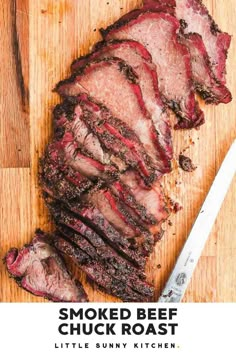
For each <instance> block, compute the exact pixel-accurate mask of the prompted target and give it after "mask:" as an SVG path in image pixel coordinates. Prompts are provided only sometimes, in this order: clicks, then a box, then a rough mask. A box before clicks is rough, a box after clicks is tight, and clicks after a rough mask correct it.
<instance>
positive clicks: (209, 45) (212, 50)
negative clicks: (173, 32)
mask: <svg viewBox="0 0 236 354" xmlns="http://www.w3.org/2000/svg"><path fill="white" fill-rule="evenodd" d="M175 2H176V16H177V18H178V19H179V20H180V21H181V22H182V24H183V25H184V33H185V34H188V33H198V34H199V35H201V36H202V39H203V42H204V45H205V47H206V50H207V53H208V56H209V58H210V62H211V68H212V70H213V73H214V74H215V77H216V79H218V80H219V81H220V82H221V83H222V84H225V82H226V80H225V74H226V68H225V65H226V58H227V52H228V49H229V46H230V42H231V36H230V35H229V34H228V33H224V32H222V31H221V30H220V29H219V27H218V26H217V24H216V23H215V21H214V20H213V19H212V17H211V16H210V14H209V12H208V10H207V8H206V7H205V6H204V4H203V3H202V1H201V0H176V1H175Z"/></svg>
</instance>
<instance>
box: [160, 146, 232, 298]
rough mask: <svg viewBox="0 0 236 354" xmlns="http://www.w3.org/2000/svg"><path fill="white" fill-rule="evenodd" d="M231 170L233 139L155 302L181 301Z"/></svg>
mask: <svg viewBox="0 0 236 354" xmlns="http://www.w3.org/2000/svg"><path fill="white" fill-rule="evenodd" d="M235 172H236V140H234V142H233V144H232V145H231V147H230V149H229V151H228V152H227V154H226V156H225V159H224V161H223V162H222V164H221V167H220V169H219V171H218V173H217V175H216V177H215V180H214V182H213V184H212V186H211V188H210V190H209V192H208V195H207V197H206V199H205V201H204V203H203V205H202V207H201V210H200V212H199V214H198V216H197V218H196V220H195V222H194V225H193V227H192V230H191V232H190V234H189V236H188V238H187V240H186V242H185V244H184V247H183V249H182V251H181V253H180V255H179V257H178V259H177V262H176V264H175V266H174V269H173V271H172V273H171V275H170V277H169V279H168V281H167V283H166V285H165V288H164V290H163V291H162V294H161V296H160V297H159V299H158V302H181V300H182V298H183V296H184V293H185V291H186V289H187V287H188V284H189V282H190V279H191V277H192V274H193V271H194V269H195V267H196V265H197V262H198V260H199V258H200V256H201V253H202V251H203V248H204V246H205V243H206V241H207V239H208V236H209V234H210V232H211V229H212V227H213V225H214V222H215V219H216V217H217V215H218V212H219V210H220V208H221V205H222V203H223V201H224V198H225V195H226V193H227V191H228V189H229V187H230V184H231V181H232V179H233V177H234V175H235Z"/></svg>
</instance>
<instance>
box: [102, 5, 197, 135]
mask: <svg viewBox="0 0 236 354" xmlns="http://www.w3.org/2000/svg"><path fill="white" fill-rule="evenodd" d="M133 17H134V18H133ZM179 28H180V24H179V21H178V20H177V19H176V18H175V17H174V16H171V15H170V14H169V13H163V12H156V11H155V12H152V11H141V12H138V13H137V16H132V18H131V19H127V18H126V19H125V20H123V19H122V18H121V19H120V20H118V21H117V22H116V23H115V24H113V25H111V26H109V27H108V28H107V29H105V30H104V29H102V30H101V33H102V35H103V38H104V39H105V40H111V39H126V40H127V39H134V40H136V41H139V42H140V43H141V44H143V45H144V46H145V47H146V49H147V50H148V51H149V52H150V54H151V56H152V60H153V63H154V64H155V65H156V67H157V75H158V83H159V90H160V92H161V94H162V95H163V97H164V98H165V100H166V103H167V104H168V105H169V106H170V107H171V108H172V109H173V111H174V112H175V113H176V115H177V117H178V119H179V121H178V123H177V125H176V128H193V127H197V126H199V125H201V124H202V123H203V122H204V114H203V112H202V111H201V110H200V108H199V105H198V102H197V101H196V100H195V96H194V86H193V82H192V69H191V60H190V59H191V58H190V53H189V51H188V49H187V48H186V47H185V46H184V45H182V44H181V43H180V42H179V41H178V37H177V34H176V32H177V31H178V30H179Z"/></svg>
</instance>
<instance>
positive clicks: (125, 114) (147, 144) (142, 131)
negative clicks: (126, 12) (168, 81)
mask: <svg viewBox="0 0 236 354" xmlns="http://www.w3.org/2000/svg"><path fill="white" fill-rule="evenodd" d="M114 83H115V84H114ZM56 91H57V92H58V93H60V94H61V95H62V96H77V95H78V94H80V93H84V92H85V93H89V94H90V95H91V96H92V97H94V98H95V99H96V100H98V101H101V102H102V103H103V104H104V105H105V106H106V107H107V108H108V109H109V110H110V111H111V113H112V115H113V116H114V117H117V118H118V119H120V120H121V121H123V122H124V123H126V124H127V125H128V126H129V127H130V128H131V129H132V130H133V131H134V132H135V134H136V135H137V136H138V137H139V139H140V141H141V143H142V144H143V146H144V148H145V150H146V152H147V153H148V155H149V156H150V157H151V158H152V160H153V163H155V166H156V168H157V169H158V168H159V160H158V138H157V135H158V134H157V131H156V129H155V126H154V124H153V122H152V120H151V117H150V115H149V113H148V111H147V110H146V107H145V104H144V101H143V98H142V93H141V89H140V86H139V82H138V77H137V75H136V73H135V72H134V71H133V69H132V68H131V67H130V66H129V65H128V64H127V63H126V62H124V61H123V60H121V59H119V58H105V59H101V60H97V61H91V62H90V63H89V64H87V65H86V66H85V67H84V68H82V69H81V70H80V71H79V72H78V73H76V74H74V75H73V76H72V77H71V78H70V79H68V80H65V81H62V82H60V83H59V84H58V85H57V87H56Z"/></svg>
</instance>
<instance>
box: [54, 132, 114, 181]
mask: <svg viewBox="0 0 236 354" xmlns="http://www.w3.org/2000/svg"><path fill="white" fill-rule="evenodd" d="M48 150H50V151H53V153H55V152H56V154H57V155H58V156H59V157H58V158H59V159H60V161H62V162H61V163H62V164H63V165H65V166H69V167H71V168H72V169H74V170H75V171H76V172H79V173H80V175H83V176H84V177H87V178H88V179H90V180H91V181H94V182H96V181H98V180H103V181H107V182H109V181H112V180H114V179H117V178H118V170H117V168H116V167H115V166H113V165H110V164H102V163H101V162H99V161H98V160H96V159H95V158H94V157H93V156H92V155H91V154H90V153H89V152H88V151H87V150H86V149H85V148H84V147H83V146H81V145H80V144H79V143H77V142H76V140H75V139H74V136H73V134H72V133H71V132H69V131H67V132H65V133H64V135H63V137H62V138H61V139H60V140H54V141H53V142H52V143H51V144H50V145H49V147H48Z"/></svg>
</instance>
